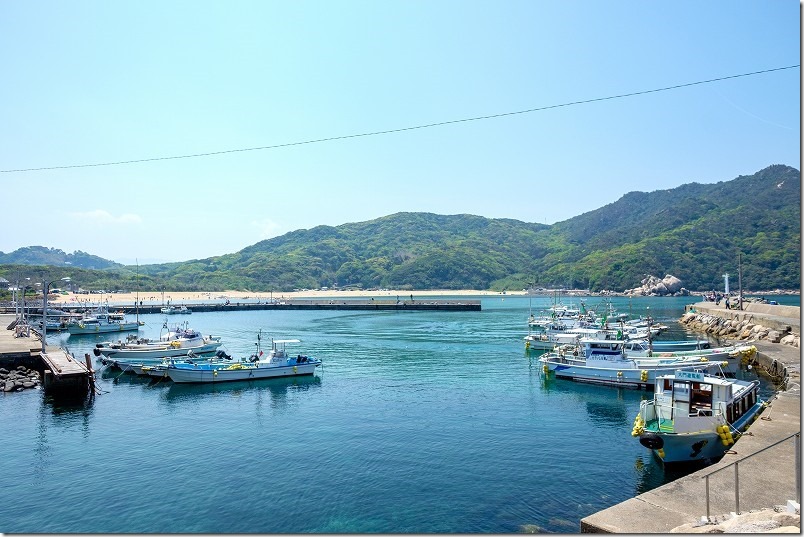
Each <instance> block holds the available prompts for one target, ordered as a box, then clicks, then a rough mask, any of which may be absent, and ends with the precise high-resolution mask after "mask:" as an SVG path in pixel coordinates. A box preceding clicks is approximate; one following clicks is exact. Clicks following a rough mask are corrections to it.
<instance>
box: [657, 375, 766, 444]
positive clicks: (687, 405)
mask: <svg viewBox="0 0 804 537" xmlns="http://www.w3.org/2000/svg"><path fill="white" fill-rule="evenodd" d="M758 386H759V384H758V383H749V384H746V385H743V384H735V383H734V381H732V380H729V379H724V378H721V377H714V376H710V375H706V374H704V373H702V372H699V371H676V372H675V374H674V375H664V376H660V377H657V378H656V385H655V389H654V390H655V391H654V400H655V402H656V405H657V407H658V408H660V409H663V411H662V413H663V414H664V415H663V416H662V417H663V418H664V419H668V420H671V421H672V422H673V424H674V430H675V432H677V433H678V432H688V431H687V427H685V423H689V427H690V429H689V431H694V430H697V429H696V427H700V425H697V424H695V422H694V420H689V418H697V417H704V416H723V417H725V418H726V421H727V422H729V423H733V422H735V421H737V420H738V419H739V418H740V416H742V415H743V414H744V413H745V412H747V411H748V410H749V409H750V408H751V407H753V406H754V404H756V402H757V392H758ZM657 410H658V409H657ZM668 413H669V415H668Z"/></svg>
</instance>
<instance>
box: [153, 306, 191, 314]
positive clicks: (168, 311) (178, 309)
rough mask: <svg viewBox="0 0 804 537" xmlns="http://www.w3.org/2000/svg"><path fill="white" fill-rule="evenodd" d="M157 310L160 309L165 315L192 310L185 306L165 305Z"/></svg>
mask: <svg viewBox="0 0 804 537" xmlns="http://www.w3.org/2000/svg"><path fill="white" fill-rule="evenodd" d="M159 311H161V312H162V313H164V314H165V315H184V314H190V313H192V312H193V310H191V309H190V308H188V307H187V306H165V307H164V308H161V309H160V310H159Z"/></svg>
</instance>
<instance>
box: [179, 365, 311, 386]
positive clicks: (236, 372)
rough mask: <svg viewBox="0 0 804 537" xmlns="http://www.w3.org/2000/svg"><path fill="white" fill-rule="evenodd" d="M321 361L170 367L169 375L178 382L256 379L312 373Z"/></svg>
mask: <svg viewBox="0 0 804 537" xmlns="http://www.w3.org/2000/svg"><path fill="white" fill-rule="evenodd" d="M319 364H320V362H308V363H304V364H296V365H281V366H267V367H265V366H263V367H259V366H252V365H244V366H241V367H240V368H237V369H229V368H223V369H214V368H211V367H204V366H203V365H199V366H198V367H193V368H190V367H168V375H169V376H170V379H171V380H172V381H173V382H177V383H215V382H230V381H235V380H256V379H265V378H276V377H292V376H300V375H312V374H313V373H314V372H315V368H316V366H318V365H319Z"/></svg>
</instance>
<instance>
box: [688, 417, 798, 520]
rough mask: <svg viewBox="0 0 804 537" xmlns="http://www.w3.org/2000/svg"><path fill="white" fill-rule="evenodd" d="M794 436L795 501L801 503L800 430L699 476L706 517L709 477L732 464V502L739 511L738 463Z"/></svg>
mask: <svg viewBox="0 0 804 537" xmlns="http://www.w3.org/2000/svg"><path fill="white" fill-rule="evenodd" d="M794 437H795V441H794V444H795V446H794V449H795V472H796V503H799V504H800V503H801V431H799V432H797V433H793V434H791V435H790V436H787V437H785V438H782V439H781V440H779V441H778V442H774V443H773V444H771V445H769V446H766V447H764V448H762V449H760V450H759V451H757V452H756V453H752V454H751V455H749V456H747V457H745V458H744V459H742V460H739V461H734V462H733V463H731V464H727V465H726V466H724V467H722V468H718V469H717V470H714V471H712V472H709V473H708V474H706V475H704V476H701V479H704V480H706V518H707V519H709V516H710V514H709V477H710V476H713V475H715V474H716V473H718V472H722V471H723V470H725V469H727V468H729V467H731V466H734V503H735V512H736V513H740V464H741V463H744V462H746V461H747V460H748V459H750V458H751V457H754V456H756V455H759V454H760V453H762V452H763V451H766V450H768V449H770V448H772V447H775V446H778V445H779V444H781V443H783V442H786V441H788V440H790V439H791V438H794Z"/></svg>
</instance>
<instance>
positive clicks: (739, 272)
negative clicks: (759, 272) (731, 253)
mask: <svg viewBox="0 0 804 537" xmlns="http://www.w3.org/2000/svg"><path fill="white" fill-rule="evenodd" d="M737 285H738V286H739V288H740V309H741V310H742V309H743V254H737Z"/></svg>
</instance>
